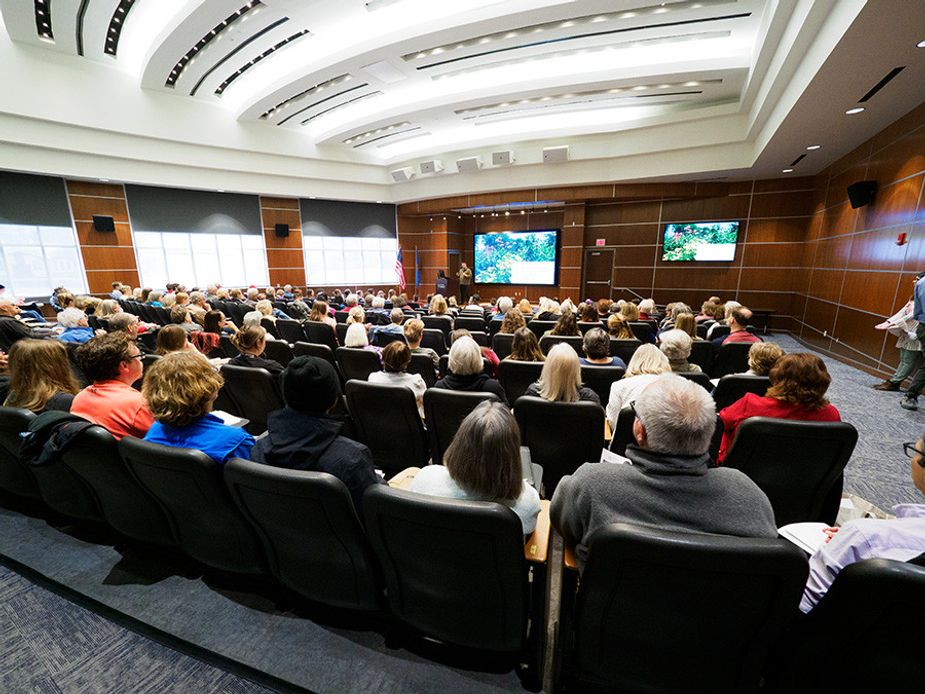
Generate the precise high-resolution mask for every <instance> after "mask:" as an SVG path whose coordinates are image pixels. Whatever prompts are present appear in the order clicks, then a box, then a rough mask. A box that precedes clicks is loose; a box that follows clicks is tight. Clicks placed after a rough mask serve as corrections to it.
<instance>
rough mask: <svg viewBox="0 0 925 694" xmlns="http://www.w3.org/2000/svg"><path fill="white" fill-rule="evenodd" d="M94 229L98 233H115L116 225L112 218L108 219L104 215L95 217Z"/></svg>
mask: <svg viewBox="0 0 925 694" xmlns="http://www.w3.org/2000/svg"><path fill="white" fill-rule="evenodd" d="M93 228H94V229H95V230H96V231H115V230H116V223H115V222H114V221H113V219H112V217H107V216H106V215H103V214H95V215H93Z"/></svg>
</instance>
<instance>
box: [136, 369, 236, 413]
mask: <svg viewBox="0 0 925 694" xmlns="http://www.w3.org/2000/svg"><path fill="white" fill-rule="evenodd" d="M223 383H224V381H223V380H222V377H221V376H220V375H219V374H217V373H216V372H215V369H213V368H212V365H211V364H210V363H209V362H208V360H206V359H204V358H203V357H202V355H200V354H198V353H196V352H171V353H170V354H168V355H166V356H164V357H161V358H160V359H158V360H157V361H156V362H154V363H153V364H152V365H151V366H150V367H148V369H147V371H146V373H145V380H144V382H143V383H142V386H141V392H142V394H143V395H144V396H145V400H147V401H148V409H149V410H151V416H153V417H154V419H156V420H157V421H159V422H162V423H164V424H169V425H170V426H175V427H183V426H186V425H188V424H191V423H192V422H194V421H195V420H197V419H199V418H200V417H202V416H204V415H206V414H208V413H209V411H210V410H211V409H212V402H213V401H214V400H215V396H216V395H218V391H219V389H220V388H221V387H222V384H223Z"/></svg>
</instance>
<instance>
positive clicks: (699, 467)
mask: <svg viewBox="0 0 925 694" xmlns="http://www.w3.org/2000/svg"><path fill="white" fill-rule="evenodd" d="M643 349H645V348H643ZM653 349H655V348H654V347H653ZM635 410H636V420H635V422H634V423H633V437H634V438H635V439H636V444H635V445H632V444H631V445H629V446H627V448H626V456H627V457H628V458H629V459H630V461H632V463H633V464H632V465H607V464H601V463H596V462H589V463H585V464H584V465H582V466H581V467H580V468H578V470H576V471H575V474H573V475H569V476H566V477H563V478H562V480H561V481H560V482H559V486H558V487H557V488H556V492H555V494H554V495H553V498H552V507H551V517H552V523H553V525H554V526H555V528H556V529H557V530H558V531H559V532H560V533H561V534H562V536H563V537H564V538H565V540H566V542H568V543H569V544H571V545H574V546H575V548H576V555H577V557H578V561H579V564H580V565H581V566H582V567H583V566H584V561H585V560H586V559H587V551H588V547H587V544H588V538H589V537H590V536H591V535H592V534H593V533H594V531H595V530H597V529H598V528H600V527H603V526H605V525H610V524H611V523H633V524H636V525H642V526H646V527H650V528H657V529H659V530H661V531H664V532H667V533H670V532H672V531H674V532H701V533H710V534H716V535H736V536H739V537H776V536H777V527H776V526H775V524H774V511H773V510H772V508H771V502H770V501H768V498H767V496H765V494H764V492H762V491H761V490H760V489H759V488H758V486H757V485H756V484H755V483H754V482H752V481H751V480H750V479H749V478H748V477H747V476H746V475H745V474H744V473H743V472H741V471H739V470H733V469H731V468H716V467H712V466H711V465H710V456H709V453H708V449H709V447H710V439H711V438H712V437H713V431H714V429H715V428H716V410H715V406H714V404H713V398H712V397H711V396H710V394H709V393H708V392H707V391H706V390H705V389H704V388H702V387H701V386H699V385H697V384H696V383H694V382H692V381H688V380H687V379H684V378H681V377H679V376H674V375H664V376H659V377H656V379H655V380H654V381H653V382H651V383H650V384H649V385H647V386H646V387H645V388H644V389H643V390H642V391H641V392H639V394H638V395H637V396H636V404H635Z"/></svg>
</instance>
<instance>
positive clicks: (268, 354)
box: [263, 340, 293, 366]
mask: <svg viewBox="0 0 925 694" xmlns="http://www.w3.org/2000/svg"><path fill="white" fill-rule="evenodd" d="M292 357H293V354H292V347H290V346H289V345H288V344H287V343H286V342H283V341H282V340H267V342H266V343H264V349H263V358H264V359H272V360H273V361H276V362H279V363H280V364H282V365H283V366H286V365H287V364H288V363H289V362H291V361H292Z"/></svg>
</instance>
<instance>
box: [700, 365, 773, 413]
mask: <svg viewBox="0 0 925 694" xmlns="http://www.w3.org/2000/svg"><path fill="white" fill-rule="evenodd" d="M770 385H771V379H769V378H768V377H767V376H752V375H749V374H729V375H728V376H723V377H722V378H721V379H719V383H717V384H716V390H714V391H713V399H714V400H715V401H716V411H717V412H719V411H720V410H722V409H723V408H724V407H729V406H730V405H731V404H732V403H734V402H737V401H738V400H740V399H741V398H742V397H743V396H744V395H745V394H746V393H754V394H755V395H764V394H765V393H766V392H767V391H768V388H769V387H770Z"/></svg>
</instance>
